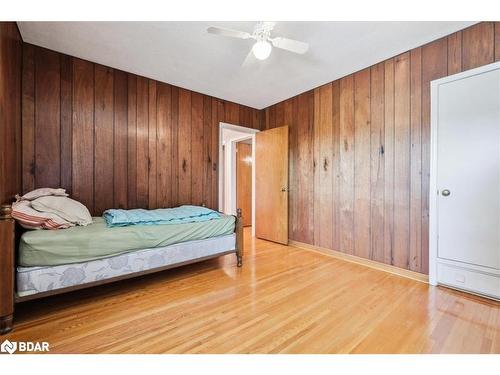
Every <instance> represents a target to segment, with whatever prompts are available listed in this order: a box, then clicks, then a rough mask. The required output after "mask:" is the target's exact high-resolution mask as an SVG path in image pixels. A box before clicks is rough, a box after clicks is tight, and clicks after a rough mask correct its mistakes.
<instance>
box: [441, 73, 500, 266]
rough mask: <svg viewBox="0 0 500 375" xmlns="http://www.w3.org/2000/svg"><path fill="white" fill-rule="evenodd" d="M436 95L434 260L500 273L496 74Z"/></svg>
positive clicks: (499, 78) (448, 86) (499, 90)
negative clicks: (498, 271)
mask: <svg viewBox="0 0 500 375" xmlns="http://www.w3.org/2000/svg"><path fill="white" fill-rule="evenodd" d="M437 95H438V101H437V103H438V108H437V155H436V156H437V180H436V186H437V189H438V192H437V193H438V194H439V197H438V199H437V216H438V217H437V225H438V229H437V234H438V246H437V251H438V254H437V256H438V257H439V258H443V259H449V260H454V261H459V262H463V263H468V264H471V265H476V266H483V267H488V268H493V269H500V70H498V69H497V70H493V71H489V72H486V73H482V74H477V75H473V76H470V77H466V78H463V79H457V80H453V81H451V82H445V83H442V84H440V85H439V86H438V92H437Z"/></svg>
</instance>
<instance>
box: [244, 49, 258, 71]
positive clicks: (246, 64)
mask: <svg viewBox="0 0 500 375" xmlns="http://www.w3.org/2000/svg"><path fill="white" fill-rule="evenodd" d="M256 61H257V59H256V58H255V56H254V55H253V52H252V49H251V48H250V52H248V55H247V57H245V60H243V63H242V64H241V66H242V67H243V68H248V67H250V66H252V65H254V64H255V62H256Z"/></svg>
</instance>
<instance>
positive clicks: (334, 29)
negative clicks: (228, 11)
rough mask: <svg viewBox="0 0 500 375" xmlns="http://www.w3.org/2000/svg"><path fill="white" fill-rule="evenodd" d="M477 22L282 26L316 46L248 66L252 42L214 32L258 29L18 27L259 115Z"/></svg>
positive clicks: (47, 43) (284, 32) (31, 37)
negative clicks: (255, 110)
mask: <svg viewBox="0 0 500 375" xmlns="http://www.w3.org/2000/svg"><path fill="white" fill-rule="evenodd" d="M473 23H474V22H278V23H277V24H276V27H275V29H274V32H273V35H279V36H284V37H289V38H293V39H297V40H301V41H304V42H308V43H309V45H310V48H309V51H308V52H307V53H306V54H305V55H302V56H301V55H295V54H293V53H289V52H286V51H283V50H278V49H274V50H273V52H272V54H271V56H270V57H269V59H267V60H265V61H257V60H254V62H253V63H252V64H250V66H245V67H242V66H241V64H242V62H243V60H244V59H245V58H246V56H247V54H248V52H249V50H250V48H251V45H252V42H251V41H250V40H240V39H233V38H227V37H218V36H215V35H209V34H207V33H206V29H207V27H208V26H212V25H213V26H223V27H229V28H233V29H238V30H244V31H250V32H251V31H252V30H253V26H254V24H255V23H253V22H18V25H19V29H20V31H21V35H22V37H23V39H24V41H25V42H28V43H32V44H36V45H39V46H43V47H46V48H49V49H52V50H55V51H59V52H63V53H66V54H69V55H73V56H77V57H80V58H83V59H87V60H90V61H94V62H97V63H100V64H103V65H107V66H111V67H113V68H117V69H122V70H124V71H127V72H131V73H136V74H139V75H142V76H146V77H149V78H153V79H156V80H159V81H163V82H168V83H171V84H173V85H177V86H180V87H184V88H187V89H190V90H194V91H198V92H200V93H203V94H207V95H211V96H215V97H217V98H221V99H225V100H230V101H233V102H236V103H240V104H244V105H248V106H250V107H254V108H258V109H261V108H265V107H267V106H269V105H272V104H275V103H277V102H280V101H282V100H284V99H288V98H290V97H292V96H295V95H297V94H300V93H302V92H304V91H307V90H310V89H312V88H314V87H317V86H319V85H322V84H324V83H327V82H330V81H333V80H335V79H337V78H340V77H343V76H345V75H347V74H350V73H353V72H355V71H358V70H360V69H362V68H365V67H368V66H370V65H373V64H375V63H377V62H379V61H382V60H384V59H386V58H389V57H391V56H394V55H397V54H399V53H402V52H405V51H407V50H409V49H411V48H414V47H417V46H420V45H423V44H425V43H427V42H430V41H432V40H435V39H437V38H439V37H442V36H445V35H447V34H450V33H452V32H454V31H457V30H460V29H463V28H465V27H467V26H469V25H471V24H473Z"/></svg>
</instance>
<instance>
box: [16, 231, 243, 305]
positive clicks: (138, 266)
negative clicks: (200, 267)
mask: <svg viewBox="0 0 500 375" xmlns="http://www.w3.org/2000/svg"><path fill="white" fill-rule="evenodd" d="M235 248H236V235H235V234H234V233H232V234H229V235H225V236H219V237H212V238H209V239H204V240H196V241H188V242H184V243H179V244H175V245H169V246H163V247H156V248H150V249H142V250H136V251H131V252H127V253H124V254H119V255H115V256H112V257H108V258H105V259H97V260H92V261H88V262H80V263H74V264H65V265H58V266H49V267H21V266H19V267H17V272H16V278H17V295H18V296H19V297H24V296H28V295H32V294H36V293H42V292H47V291H51V290H56V289H60V288H67V287H70V286H74V285H81V284H85V283H90V282H94V281H99V280H105V279H110V278H113V277H117V276H122V275H127V274H130V273H135V272H141V271H147V270H153V269H155V268H161V267H165V266H169V265H174V264H177V263H182V262H187V261H190V260H194V259H199V258H205V257H209V256H215V255H217V254H223V253H227V252H228V251H232V250H235Z"/></svg>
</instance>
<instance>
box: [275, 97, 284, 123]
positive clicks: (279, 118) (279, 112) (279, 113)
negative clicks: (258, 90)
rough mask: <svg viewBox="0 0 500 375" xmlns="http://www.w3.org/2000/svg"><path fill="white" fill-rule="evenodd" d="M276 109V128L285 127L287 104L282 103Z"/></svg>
mask: <svg viewBox="0 0 500 375" xmlns="http://www.w3.org/2000/svg"><path fill="white" fill-rule="evenodd" d="M274 107H275V109H276V120H275V121H276V122H275V124H274V127H279V126H283V125H285V102H280V103H278V104H276V105H275V106H274Z"/></svg>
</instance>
